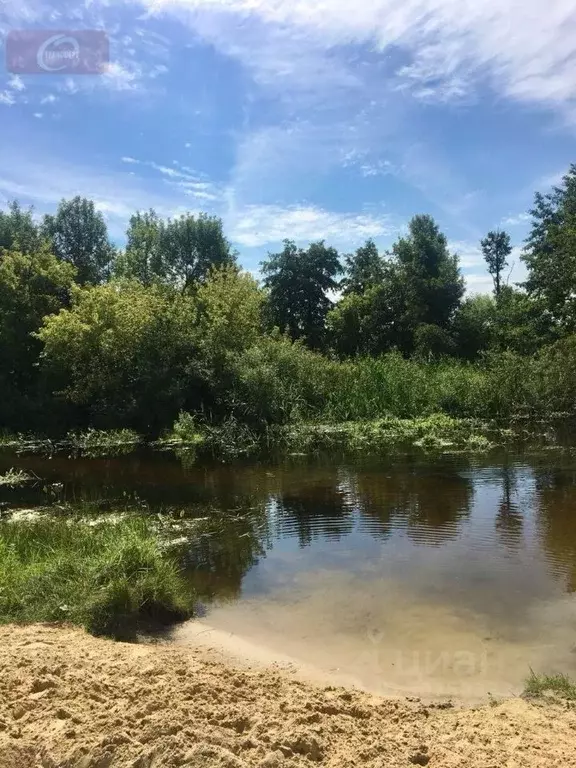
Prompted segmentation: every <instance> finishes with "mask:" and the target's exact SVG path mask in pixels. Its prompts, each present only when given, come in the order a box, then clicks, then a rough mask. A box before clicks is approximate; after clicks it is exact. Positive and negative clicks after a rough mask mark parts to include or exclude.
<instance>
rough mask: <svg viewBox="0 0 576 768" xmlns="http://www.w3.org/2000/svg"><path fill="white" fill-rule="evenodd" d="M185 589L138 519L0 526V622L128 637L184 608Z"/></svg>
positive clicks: (187, 604) (180, 614)
mask: <svg viewBox="0 0 576 768" xmlns="http://www.w3.org/2000/svg"><path fill="white" fill-rule="evenodd" d="M191 607H192V606H191V595H190V589H189V587H188V586H187V585H186V583H185V581H184V579H183V577H182V575H181V574H180V572H179V569H178V566H177V564H176V562H175V561H174V560H173V559H172V558H171V557H170V555H169V554H168V553H167V552H166V551H165V550H164V549H163V548H162V546H161V545H160V542H159V539H158V537H157V534H156V533H155V532H154V530H153V529H152V528H151V526H150V525H149V524H147V523H146V522H145V521H143V520H141V519H137V520H135V519H121V520H120V521H116V522H112V521H106V522H101V523H100V524H99V525H95V526H94V525H89V524H88V522H86V521H77V520H73V519H72V520H70V519H68V520H66V519H64V520H63V519H56V518H44V519H42V518H41V519H37V520H31V521H26V520H21V521H12V522H4V523H2V524H0V621H2V622H10V621H15V622H34V621H70V622H73V623H75V624H79V625H81V626H83V627H85V628H86V629H87V630H88V631H90V632H92V633H94V634H104V635H109V636H111V637H115V638H123V639H130V638H133V637H134V636H135V635H136V633H137V631H138V630H139V629H142V628H150V627H151V626H154V625H155V624H158V623H160V624H162V623H166V622H168V621H174V620H178V619H183V618H185V617H186V616H188V615H190V613H191Z"/></svg>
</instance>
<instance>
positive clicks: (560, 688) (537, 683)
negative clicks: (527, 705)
mask: <svg viewBox="0 0 576 768" xmlns="http://www.w3.org/2000/svg"><path fill="white" fill-rule="evenodd" d="M547 693H554V694H556V695H557V696H561V697H562V698H563V699H569V700H571V701H576V683H575V682H574V681H573V680H571V679H570V678H569V677H568V676H567V675H562V674H556V675H537V674H535V673H534V672H532V673H531V674H530V677H529V678H528V679H527V680H526V685H525V688H524V695H525V696H544V695H546V694H547Z"/></svg>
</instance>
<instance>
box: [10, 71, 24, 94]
mask: <svg viewBox="0 0 576 768" xmlns="http://www.w3.org/2000/svg"><path fill="white" fill-rule="evenodd" d="M8 87H9V88H12V90H13V91H23V90H25V88H26V86H25V85H24V81H23V80H22V78H21V77H20V76H19V75H12V77H11V78H10V79H9V80H8Z"/></svg>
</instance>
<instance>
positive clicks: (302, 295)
mask: <svg viewBox="0 0 576 768" xmlns="http://www.w3.org/2000/svg"><path fill="white" fill-rule="evenodd" d="M341 271H342V267H341V265H340V261H339V258H338V252H337V251H336V249H335V248H329V247H327V246H326V245H325V244H324V241H323V240H322V241H320V242H318V243H312V244H311V245H310V246H309V247H308V249H306V250H304V249H302V248H298V247H297V246H296V244H295V243H294V242H293V241H291V240H285V241H284V249H283V250H282V251H281V252H280V253H272V254H269V255H268V259H267V260H266V261H264V262H263V263H262V272H263V273H264V275H265V279H264V285H265V286H266V288H267V289H268V290H269V297H268V307H269V314H270V319H271V322H272V325H275V326H277V327H278V328H279V329H280V330H281V332H282V333H288V334H289V335H290V337H291V338H292V339H302V340H304V341H305V342H306V344H307V345H308V346H309V347H311V348H312V349H320V348H321V347H322V346H323V345H324V341H325V320H326V315H327V314H328V311H329V310H330V308H331V307H332V300H331V299H330V297H329V296H328V293H329V292H330V291H336V289H337V288H338V282H337V280H336V276H337V275H338V274H339V273H340V272H341Z"/></svg>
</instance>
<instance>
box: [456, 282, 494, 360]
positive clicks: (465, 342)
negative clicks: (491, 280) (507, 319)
mask: <svg viewBox="0 0 576 768" xmlns="http://www.w3.org/2000/svg"><path fill="white" fill-rule="evenodd" d="M496 324H497V307H496V302H495V301H494V299H493V298H492V297H491V296H482V295H479V296H472V297H470V298H468V299H465V300H464V301H463V302H462V304H461V305H460V307H459V308H458V310H457V311H456V314H455V315H454V321H453V323H452V333H453V336H454V343H455V345H456V351H457V353H458V356H459V357H462V358H464V359H467V360H476V359H478V357H479V355H480V354H481V353H482V352H485V351H486V350H487V349H489V348H490V346H491V345H492V342H493V339H494V337H495V335H496V333H497V328H496Z"/></svg>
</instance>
